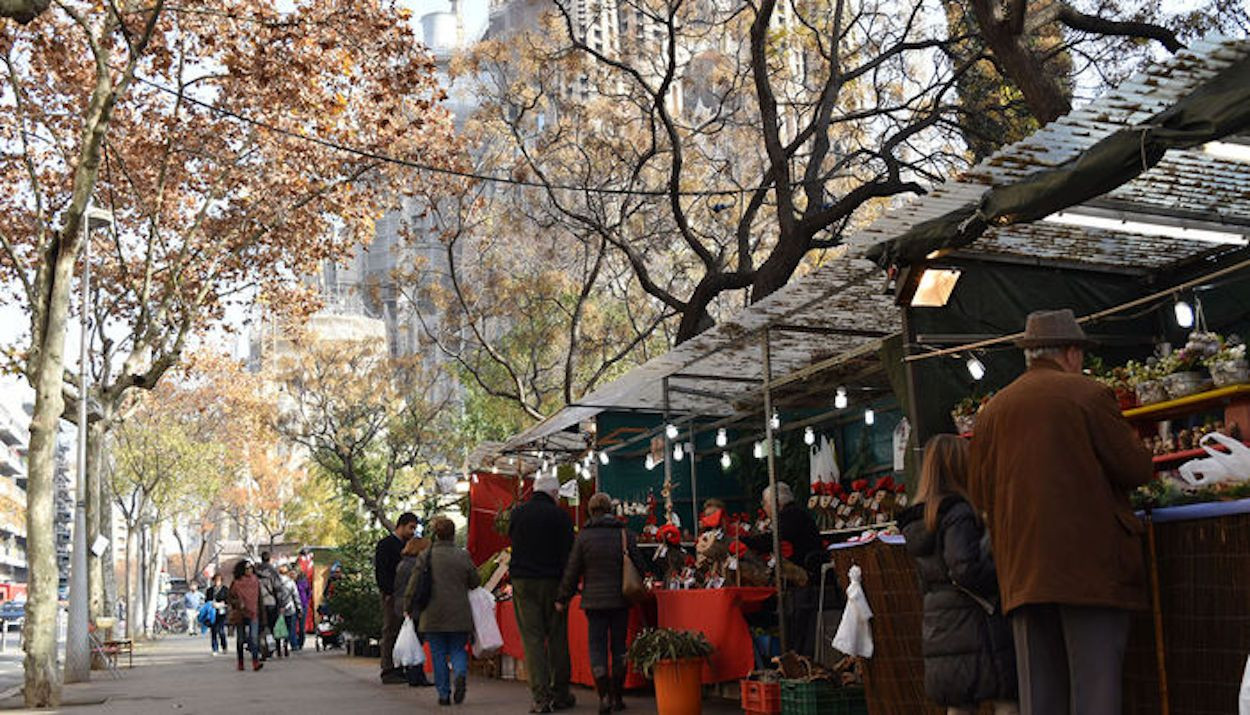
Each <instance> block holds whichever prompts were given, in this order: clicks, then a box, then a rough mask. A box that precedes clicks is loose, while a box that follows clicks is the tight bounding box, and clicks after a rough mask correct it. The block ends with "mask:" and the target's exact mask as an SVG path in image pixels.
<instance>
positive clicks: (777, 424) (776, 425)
mask: <svg viewBox="0 0 1250 715" xmlns="http://www.w3.org/2000/svg"><path fill="white" fill-rule="evenodd" d="M768 425H769V426H770V427H772V428H773V429H775V430H778V429H781V415H779V414H777V413H776V412H775V411H774V412H773V416H772V418H771V419H770V420H768Z"/></svg>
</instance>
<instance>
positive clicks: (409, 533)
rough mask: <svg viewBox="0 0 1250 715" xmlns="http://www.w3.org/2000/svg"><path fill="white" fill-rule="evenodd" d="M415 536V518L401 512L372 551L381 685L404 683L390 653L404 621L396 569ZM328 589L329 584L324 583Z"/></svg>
mask: <svg viewBox="0 0 1250 715" xmlns="http://www.w3.org/2000/svg"><path fill="white" fill-rule="evenodd" d="M416 533H417V515H416V514H413V513H412V512H404V513H403V514H400V515H399V520H398V521H396V522H395V530H394V531H393V532H392V533H390V534H387V535H386V537H385V538H383V539H382V540H381V541H379V542H378V543H377V546H376V547H374V550H373V577H374V580H376V581H377V584H378V591H379V593H380V594H381V601H382V643H381V648H382V663H381V665H382V674H381V677H382V682H383V683H386V684H398V683H406V682H408V679H407V678H406V677H404V673H403V670H402V669H401V668H396V667H395V659H394V657H393V656H392V654H391V651H393V650H395V638H396V636H398V635H399V626H400V625H401V624H402V623H403V621H402V620H401V619H400V618H398V617H396V611H395V569H396V568H398V567H399V562H400V560H401V559H402V558H403V553H402V552H403V550H404V544H406V543H407V542H408V540H409V539H411V538H412V537H413V535H414V534H416ZM326 587H327V589H328V588H329V587H330V584H329V582H327V584H326Z"/></svg>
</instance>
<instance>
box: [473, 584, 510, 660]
mask: <svg viewBox="0 0 1250 715" xmlns="http://www.w3.org/2000/svg"><path fill="white" fill-rule="evenodd" d="M469 607H470V609H471V610H472V611H473V657H474V658H488V657H490V656H492V655H494V654H495V653H497V652H498V651H499V649H500V648H502V647H503V635H502V634H501V633H500V632H499V621H497V620H495V597H494V596H492V595H491V592H490V591H487V590H486V589H484V588H475V589H473V590H472V591H469Z"/></svg>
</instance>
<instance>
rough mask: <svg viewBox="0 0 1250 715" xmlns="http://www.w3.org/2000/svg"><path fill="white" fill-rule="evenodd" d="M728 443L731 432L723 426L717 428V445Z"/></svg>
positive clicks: (722, 445) (721, 445)
mask: <svg viewBox="0 0 1250 715" xmlns="http://www.w3.org/2000/svg"><path fill="white" fill-rule="evenodd" d="M727 444H729V433H728V432H726V431H725V428H724V427H721V428H720V429H718V430H716V446H717V447H724V446H725V445H727Z"/></svg>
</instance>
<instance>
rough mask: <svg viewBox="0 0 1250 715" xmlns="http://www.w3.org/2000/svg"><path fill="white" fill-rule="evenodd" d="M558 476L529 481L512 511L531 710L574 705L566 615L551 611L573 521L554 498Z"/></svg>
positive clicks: (515, 586)
mask: <svg viewBox="0 0 1250 715" xmlns="http://www.w3.org/2000/svg"><path fill="white" fill-rule="evenodd" d="M559 491H560V481H559V480H558V479H556V477H555V475H552V474H543V475H541V476H539V477H538V478H537V479H535V480H534V494H533V496H531V497H530V499H529V501H527V502H525V503H524V504H522V505H520V506H518V507H516V508H515V509H514V510H513V511H512V519H511V520H510V523H509V526H508V536H509V537H510V538H511V539H512V561H511V563H510V564H509V570H510V572H511V574H512V595H513V602H514V604H515V606H516V620H517V628H518V629H520V631H521V643H522V645H523V646H524V647H525V666H526V668H528V669H529V683H530V694H531V695H533V698H534V707H533V708H532V709H531V710H530V712H547V713H549V712H551V711H552V710H563V709H566V708H570V707H573V705H575V704H576V699H575V698H574V697H573V694H572V693H571V692H569V678H570V677H571V672H570V665H569V634H568V615H567V614H566V613H564V612H563V611H557V610H556V596H557V593H558V591H559V588H560V578H561V577H562V576H563V575H564V566H565V563H567V561H568V558H569V551H570V549H572V547H573V520H572V519H570V518H569V515H568V514H567V513H565V511H564V510H563V509H561V508H560V506H559V505H558V504H557V503H556V498H557V495H558V494H559Z"/></svg>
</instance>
